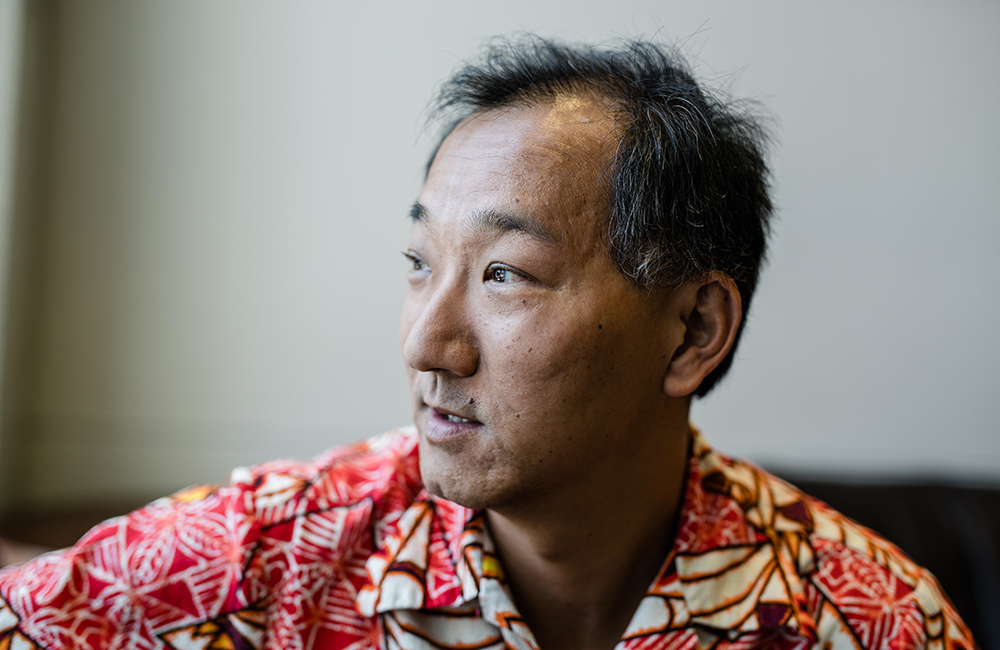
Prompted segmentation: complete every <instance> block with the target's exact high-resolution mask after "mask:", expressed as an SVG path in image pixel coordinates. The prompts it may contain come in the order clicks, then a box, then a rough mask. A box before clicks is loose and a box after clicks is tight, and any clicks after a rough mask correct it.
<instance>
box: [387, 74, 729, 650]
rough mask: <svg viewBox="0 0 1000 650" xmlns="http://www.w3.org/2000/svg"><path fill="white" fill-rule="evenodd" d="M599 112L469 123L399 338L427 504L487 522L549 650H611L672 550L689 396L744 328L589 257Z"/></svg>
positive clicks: (455, 137)
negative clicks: (471, 512)
mask: <svg viewBox="0 0 1000 650" xmlns="http://www.w3.org/2000/svg"><path fill="white" fill-rule="evenodd" d="M614 142H615V133H614V126H613V122H612V120H611V119H610V118H609V117H608V109H607V107H606V106H605V105H604V104H603V103H602V102H601V101H599V100H598V99H597V98H593V97H588V96H586V95H580V94H564V95H559V96H557V97H556V98H554V99H553V100H551V101H546V102H545V103H541V104H537V105H531V106H527V107H511V108H504V109H501V110H495V111H490V112H486V113H481V114H477V115H474V116H472V117H470V118H468V119H467V120H465V121H464V122H463V123H462V124H460V125H459V126H458V127H456V129H455V130H454V131H453V132H452V133H451V134H450V135H449V136H448V137H447V138H446V139H445V141H444V143H443V144H442V146H441V148H440V150H439V151H438V153H437V155H436V157H435V159H434V162H433V164H432V166H431V168H430V172H429V174H428V177H427V181H426V183H425V185H424V188H423V190H422V192H421V194H420V197H419V199H418V202H417V204H416V205H415V206H414V211H413V214H414V224H413V229H412V233H411V238H410V243H409V249H408V251H407V256H408V257H409V259H410V261H411V262H412V267H411V268H410V270H409V272H408V282H409V288H408V291H407V296H406V299H405V301H404V306H403V314H402V320H401V327H400V338H401V343H402V350H403V358H404V361H405V363H406V367H407V373H408V376H409V381H410V388H411V401H412V407H413V417H414V421H415V423H416V425H417V429H418V431H419V432H420V443H419V444H420V469H421V474H422V477H423V480H424V483H425V484H426V486H427V487H428V489H429V490H430V491H431V492H432V493H434V494H436V495H438V496H441V497H444V498H446V499H449V500H452V501H455V502H456V503H460V504H462V505H464V506H467V507H471V508H484V509H486V510H487V518H488V521H489V525H490V530H491V533H492V535H493V537H494V539H495V541H496V544H497V548H498V551H499V553H500V555H501V558H502V562H503V566H504V570H505V572H506V577H507V579H508V582H509V584H510V587H511V590H512V592H513V594H514V598H515V601H516V602H517V604H518V608H519V610H520V611H521V613H522V615H523V616H524V617H525V620H526V621H527V623H528V625H529V627H530V628H531V629H532V631H533V632H534V634H535V636H536V637H537V639H538V641H539V643H540V645H541V647H542V648H544V649H545V650H554V649H556V648H561V647H572V648H611V647H613V646H614V645H615V643H617V641H618V639H619V637H620V635H621V633H622V632H623V631H624V629H625V627H626V625H627V623H628V621H629V619H630V618H631V616H632V613H633V612H634V610H635V608H636V606H637V605H638V603H639V600H640V599H641V598H642V595H643V594H644V593H645V590H646V588H647V587H648V586H649V584H650V582H651V581H652V580H653V579H654V578H655V576H656V572H657V571H658V570H659V568H660V566H661V564H662V562H663V561H664V559H665V557H666V554H667V552H668V550H669V548H670V545H671V543H672V540H673V524H674V521H675V518H676V515H677V509H678V507H679V503H680V501H681V498H682V496H683V495H682V487H683V480H684V467H685V460H686V454H687V445H688V432H689V429H688V409H689V406H690V393H691V392H692V391H693V390H694V389H695V388H697V386H698V384H699V383H700V382H701V380H702V379H703V378H704V376H705V375H707V374H708V373H709V372H710V371H711V370H712V369H713V368H714V367H715V366H716V365H718V363H719V362H720V361H721V360H722V359H723V358H724V357H725V355H726V354H727V353H728V351H729V348H730V346H731V345H732V340H733V338H734V336H735V332H736V329H737V327H738V325H739V319H740V300H739V294H738V292H737V291H736V289H735V286H734V285H733V283H732V281H731V280H730V279H729V278H728V277H726V276H724V275H721V274H712V275H710V276H708V277H706V278H703V279H700V280H698V281H689V282H684V283H682V284H680V285H678V286H676V287H671V288H670V289H654V290H646V289H641V288H639V287H637V286H635V285H634V284H632V283H631V282H630V281H629V280H628V279H627V278H625V277H624V276H623V275H622V274H621V273H620V272H619V270H618V269H617V268H616V267H615V265H614V262H613V261H612V259H611V257H610V256H609V254H608V252H607V249H606V245H605V244H604V242H603V239H602V228H603V226H604V222H605V217H606V213H607V209H608V201H607V189H606V184H605V183H604V182H603V181H602V179H603V177H604V174H605V170H606V167H607V164H608V161H609V160H610V156H611V154H612V151H613V146H614Z"/></svg>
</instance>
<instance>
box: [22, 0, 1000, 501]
mask: <svg viewBox="0 0 1000 650" xmlns="http://www.w3.org/2000/svg"><path fill="white" fill-rule="evenodd" d="M417 5H418V3H409V2H402V1H397V2H391V3H383V4H379V5H378V6H377V7H374V6H373V5H370V4H369V5H362V3H350V4H348V5H344V4H343V3H329V2H320V1H317V2H304V1H301V0H299V1H294V2H282V3H278V2H246V1H245V0H227V1H224V0H216V1H215V2H212V3H204V2H199V1H195V0H190V1H174V2H169V3H168V2H161V3H124V2H111V1H96V0H92V1H91V2H87V3H77V2H62V3H58V4H57V11H56V12H55V13H54V19H53V24H52V29H53V30H54V37H55V41H56V43H57V48H56V51H55V54H54V60H55V66H56V67H55V70H54V75H55V77H54V79H55V81H54V86H53V92H54V98H55V99H54V104H53V106H52V110H53V119H52V125H51V129H52V134H51V135H52V141H53V150H52V151H51V152H50V153H51V160H52V165H51V168H50V169H48V170H47V173H46V174H45V178H43V179H42V180H43V182H44V184H45V190H44V194H45V201H46V205H47V207H46V208H45V209H44V210H42V211H40V213H39V215H38V216H37V218H38V219H39V220H40V223H41V224H42V229H43V231H44V233H45V237H44V240H45V241H44V248H43V250H42V252H41V253H40V259H39V262H38V263H39V268H40V275H39V277H40V280H39V282H38V285H37V290H38V292H39V293H38V298H39V305H40V306H39V308H38V310H37V313H35V314H33V315H32V318H33V319H34V321H33V322H34V323H35V325H36V330H35V331H36V332H37V335H38V337H37V344H35V347H34V348H33V353H34V354H35V359H36V363H34V364H32V371H31V372H30V373H29V374H28V376H27V377H26V378H25V381H26V382H27V383H28V385H29V387H30V390H29V397H28V399H27V402H26V404H25V408H26V411H27V413H28V415H29V417H28V424H27V425H26V428H25V429H24V430H23V431H21V432H20V433H19V434H18V435H22V436H24V437H26V439H27V440H29V441H30V453H28V454H26V457H25V466H26V469H27V472H26V477H27V478H26V481H27V484H26V486H27V492H26V496H25V501H26V502H28V503H36V504H37V503H41V504H44V503H52V502H56V501H58V500H62V499H67V498H72V499H80V498H91V497H109V496H115V495H120V494H121V491H122V490H130V491H133V492H136V491H137V492H139V493H142V494H156V493H160V492H164V491H167V490H172V489H175V488H178V487H181V486H183V485H185V484H188V483H192V482H199V481H213V480H214V481H218V480H223V479H224V477H225V475H226V470H227V469H228V468H229V467H231V466H233V465H236V464H243V463H250V462H257V461H261V460H265V459H267V458H270V457H273V456H276V455H293V456H307V455H311V454H313V453H316V452H318V451H319V450H321V449H323V448H325V447H327V446H329V445H332V444H336V443H339V442H342V441H345V440H349V439H352V438H357V437H360V436H366V435H370V434H373V433H376V432H378V431H380V430H382V429H385V428H388V427H390V426H393V425H395V424H399V423H404V422H406V421H407V420H408V407H407V399H406V393H405V382H404V378H403V373H402V370H401V362H400V361H399V358H398V356H399V355H398V351H397V342H396V338H397V336H396V327H397V326H396V321H397V309H398V307H397V305H398V303H399V300H400V298H401V296H402V291H403V271H404V268H405V263H404V262H403V260H402V258H401V257H400V256H399V252H398V251H399V250H401V249H402V248H403V247H404V246H405V242H406V232H407V229H406V213H407V207H408V205H409V204H410V202H411V201H412V200H413V198H414V196H415V195H416V193H417V191H418V189H419V185H420V170H421V168H422V165H423V161H424V157H425V156H426V154H427V151H428V148H429V141H430V139H429V138H428V137H427V136H426V134H423V132H422V126H421V125H422V121H421V117H422V111H423V109H424V106H425V105H426V102H427V100H428V98H429V96H430V93H431V90H432V88H433V87H434V85H435V84H436V83H437V82H438V81H440V80H441V79H442V78H443V77H444V76H446V75H447V73H448V72H449V70H451V69H452V68H453V67H454V66H455V65H456V64H457V62H458V61H459V60H460V59H462V58H464V57H467V56H469V55H471V54H472V53H473V52H474V51H475V50H476V48H477V47H478V45H479V43H481V42H482V40H483V39H484V38H485V37H487V36H489V35H492V34H496V33H503V32H508V31H511V30H515V29H527V30H537V31H540V32H541V33H543V34H546V35H552V36H558V37H563V38H568V39H575V40H606V39H607V38H608V37H610V36H614V35H621V34H637V33H644V34H649V33H652V32H656V31H659V33H660V34H661V35H662V36H663V37H665V38H669V37H680V38H684V39H686V40H685V49H686V50H687V51H688V52H689V53H690V54H691V55H692V56H693V58H694V60H695V61H696V66H697V68H696V69H697V72H698V73H699V74H700V75H703V76H706V77H708V78H710V79H712V80H714V81H715V82H717V83H719V84H721V85H728V86H731V87H732V89H733V91H734V93H735V94H737V95H740V96H749V97H753V98H756V99H759V100H761V101H763V102H764V103H765V104H766V105H767V106H768V107H769V108H770V109H771V110H772V111H773V112H774V113H775V114H776V115H777V117H778V119H779V121H780V126H779V128H778V130H777V139H778V146H777V148H776V151H775V155H774V158H773V162H774V170H775V196H776V200H777V203H778V206H779V221H778V223H777V225H776V238H775V242H774V248H773V251H772V255H771V264H770V267H769V268H768V270H767V271H766V273H765V275H764V279H763V283H762V288H761V290H760V293H759V296H758V298H757V302H756V304H755V309H754V314H753V316H752V320H751V326H750V330H749V331H748V332H747V336H746V337H745V340H744V342H743V347H742V349H741V351H740V355H739V359H738V363H737V364H736V367H735V369H734V372H733V374H732V376H731V378H730V379H729V380H728V381H727V382H725V383H724V384H723V385H722V386H721V387H720V389H719V390H718V391H717V394H716V395H713V396H712V397H710V398H709V399H707V400H706V401H705V402H704V403H703V404H700V405H698V406H697V408H696V412H695V420H696V421H697V422H698V423H699V424H701V425H702V426H703V427H704V428H705V429H706V432H707V434H708V436H709V438H710V439H711V440H713V441H714V442H715V443H716V444H717V445H718V446H720V447H722V448H724V449H727V450H729V451H734V452H737V453H741V454H744V455H748V456H750V457H752V458H754V459H756V460H758V461H759V462H763V463H769V464H772V465H774V464H777V465H783V466H794V467H798V468H805V469H810V470H816V471H821V472H827V473H829V472H833V471H858V472H875V473H877V474H878V475H880V476H890V477H891V476H899V475H904V474H910V473H924V474H927V473H930V474H934V475H940V476H945V477H950V478H951V479H953V480H969V479H974V480H989V481H997V480H1000V442H998V433H1000V409H998V407H997V405H996V399H995V398H994V393H996V390H997V388H998V387H1000V371H998V368H1000V344H998V341H997V336H996V334H995V332H996V330H997V326H996V323H997V322H998V321H1000V306H998V301H997V298H998V291H997V289H996V288H995V286H994V285H993V279H994V278H996V277H997V276H998V272H1000V255H998V254H997V251H998V248H997V245H998V243H1000V225H998V223H1000V222H998V219H997V217H998V215H997V211H998V208H997V206H998V205H1000V201H998V199H1000V196H998V193H1000V189H998V188H1000V183H997V172H998V171H1000V154H998V152H1000V146H998V145H1000V142H998V140H1000V129H998V128H997V126H996V122H995V113H996V106H997V105H998V103H1000V85H998V82H997V78H996V74H995V70H996V65H997V63H998V55H1000V40H998V39H997V38H996V34H997V33H998V28H1000V6H998V5H995V4H993V3H987V2H964V3H951V5H949V6H947V7H945V6H944V5H943V4H940V3H929V2H923V3H917V2H901V1H897V2H884V3H879V4H878V6H872V4H871V3H860V2H858V3H845V2H837V3H833V2H830V3H823V4H820V5H817V4H816V3H794V2H757V3H745V2H738V1H736V0H731V1H725V2H724V1H721V0H720V1H717V2H708V3H681V2H620V1H616V2H611V1H610V0H602V1H601V2H579V1H577V2H572V3H570V2H547V3H544V4H543V5H542V6H538V3H536V2H529V1H528V0H517V1H511V2H506V3H490V4H485V3H484V4H483V5H481V6H475V7H473V6H470V4H469V3H466V2H457V1H456V2H431V3H419V6H417Z"/></svg>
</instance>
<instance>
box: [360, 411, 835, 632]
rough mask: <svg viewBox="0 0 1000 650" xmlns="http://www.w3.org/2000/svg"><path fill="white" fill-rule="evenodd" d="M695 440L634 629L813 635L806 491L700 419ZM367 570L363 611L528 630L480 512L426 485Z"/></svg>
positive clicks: (812, 561)
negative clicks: (713, 433) (425, 613)
mask: <svg viewBox="0 0 1000 650" xmlns="http://www.w3.org/2000/svg"><path fill="white" fill-rule="evenodd" d="M691 450H692V453H691V457H690V459H689V464H688V476H687V482H686V489H685V497H684V506H683V508H682V510H681V514H680V518H679V521H678V528H677V536H676V539H675V542H674V548H673V550H672V551H671V553H670V555H669V556H668V558H667V560H666V562H665V563H664V566H663V568H662V569H661V571H660V575H659V576H658V578H657V579H656V580H655V581H654V582H653V584H652V586H651V587H650V588H649V590H648V592H647V594H646V598H645V599H644V600H643V601H642V603H641V604H640V606H639V608H638V610H637V611H636V614H635V616H634V617H633V620H632V622H631V623H630V625H629V627H628V629H627V631H626V637H629V636H632V635H633V634H634V635H640V634H641V635H648V634H649V633H650V631H651V630H654V629H658V630H661V631H667V630H669V629H678V628H682V627H687V626H689V625H696V626H699V627H700V628H704V630H707V631H709V632H708V633H709V634H710V635H711V634H715V635H723V636H726V637H727V638H730V639H732V638H736V637H738V636H740V635H742V634H745V633H750V632H755V631H759V630H763V629H767V628H775V627H780V626H785V627H788V628H790V629H792V630H794V631H796V632H798V633H799V634H800V635H802V636H804V637H806V638H807V639H810V640H813V641H814V640H815V638H816V633H815V628H816V623H815V621H814V620H813V618H812V616H811V615H810V614H809V612H808V608H807V598H806V594H805V592H804V589H803V582H802V576H805V575H807V574H808V573H810V572H811V571H812V570H813V569H814V567H815V557H814V554H813V551H812V548H811V546H810V545H809V543H808V533H809V532H810V531H811V530H812V518H811V515H810V508H809V506H808V505H807V503H806V502H805V501H804V499H803V497H802V495H801V493H799V492H798V491H797V490H795V489H794V488H791V487H790V486H788V485H787V484H785V483H782V482H780V481H777V480H775V479H773V478H765V475H764V474H763V473H762V472H761V470H759V469H757V468H755V467H753V466H751V465H748V464H745V463H741V462H734V461H731V460H729V459H727V458H725V457H723V456H721V455H719V454H717V453H715V452H714V450H712V448H711V447H710V446H709V445H708V444H707V442H705V440H704V438H703V437H702V436H701V434H700V432H699V431H698V430H697V429H692V445H691ZM366 568H367V571H368V577H369V583H368V584H366V585H365V586H364V587H363V588H362V591H361V593H360V594H359V597H358V605H357V607H358V611H359V612H360V613H361V614H363V615H365V616H375V615H376V614H377V613H385V612H388V611H392V610H398V609H465V610H468V609H469V608H470V607H475V608H476V610H478V612H479V614H480V615H481V616H482V617H483V618H484V619H486V620H488V621H490V622H491V623H493V624H494V625H497V626H498V627H500V628H501V629H504V628H506V629H511V630H512V631H516V632H518V633H520V634H522V635H523V636H530V632H529V631H527V629H526V628H524V626H523V623H522V622H521V621H520V617H519V616H518V615H517V609H516V607H515V606H514V603H513V601H512V599H511V596H510V592H509V590H508V589H507V587H506V585H505V584H504V581H503V569H502V568H501V566H500V562H499V560H498V558H497V555H496V552H495V548H494V545H493V540H492V538H491V537H490V535H489V532H488V530H487V527H486V521H485V516H484V513H483V512H481V511H474V510H470V509H468V508H464V507H462V506H459V505H457V504H454V503H451V502H449V501H445V500H443V499H439V498H437V497H435V496H433V495H430V494H429V493H427V491H426V490H424V491H423V492H421V493H420V495H418V497H417V499H416V500H415V501H414V502H413V504H412V505H411V506H410V507H409V508H408V509H407V510H406V511H405V512H404V513H403V515H402V517H401V518H400V520H399V523H398V527H397V529H396V530H395V531H394V532H391V533H390V534H389V535H388V536H387V537H386V539H385V542H384V545H383V547H382V548H381V549H379V550H377V551H376V553H374V554H373V555H372V556H371V558H370V559H369V560H368V563H367V566H366ZM518 628H523V629H518Z"/></svg>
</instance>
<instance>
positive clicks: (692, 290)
mask: <svg viewBox="0 0 1000 650" xmlns="http://www.w3.org/2000/svg"><path fill="white" fill-rule="evenodd" d="M686 289H687V291H686V292H684V294H683V296H682V299H683V300H684V304H683V305H682V310H681V320H682V321H683V329H684V340H683V341H682V342H681V344H680V345H679V346H678V347H677V349H676V350H675V351H674V354H673V357H672V358H671V360H670V365H669V366H668V368H667V374H666V377H665V379H664V382H663V391H664V393H666V394H667V396H668V397H685V396H688V395H691V394H692V393H694V391H695V390H696V389H697V388H698V386H700V385H701V382H702V381H704V379H705V377H707V376H708V374H709V373H710V372H712V371H713V370H715V368H716V367H717V366H718V365H719V364H720V363H722V360H723V359H725V358H726V355H728V354H729V351H730V350H731V349H732V347H733V343H734V342H735V341H736V333H737V332H738V331H739V327H740V321H741V320H742V318H743V301H742V299H741V298H740V292H739V290H738V289H737V288H736V283H735V282H733V279H732V278H730V277H729V276H728V275H726V274H725V273H721V272H718V271H713V272H712V273H710V274H709V275H707V276H705V277H704V278H702V279H701V280H698V281H692V282H690V283H688V286H687V287H686Z"/></svg>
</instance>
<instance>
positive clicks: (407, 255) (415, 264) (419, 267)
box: [403, 251, 428, 271]
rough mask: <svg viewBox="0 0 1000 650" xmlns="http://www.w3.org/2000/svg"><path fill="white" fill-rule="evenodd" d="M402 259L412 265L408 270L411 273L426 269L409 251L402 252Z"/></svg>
mask: <svg viewBox="0 0 1000 650" xmlns="http://www.w3.org/2000/svg"><path fill="white" fill-rule="evenodd" d="M403 257H405V258H406V259H408V260H410V264H412V267H411V268H410V270H411V271H425V270H427V268H428V266H427V263H426V262H424V261H423V260H422V259H420V258H419V257H417V256H416V255H415V254H413V253H411V252H410V251H403Z"/></svg>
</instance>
